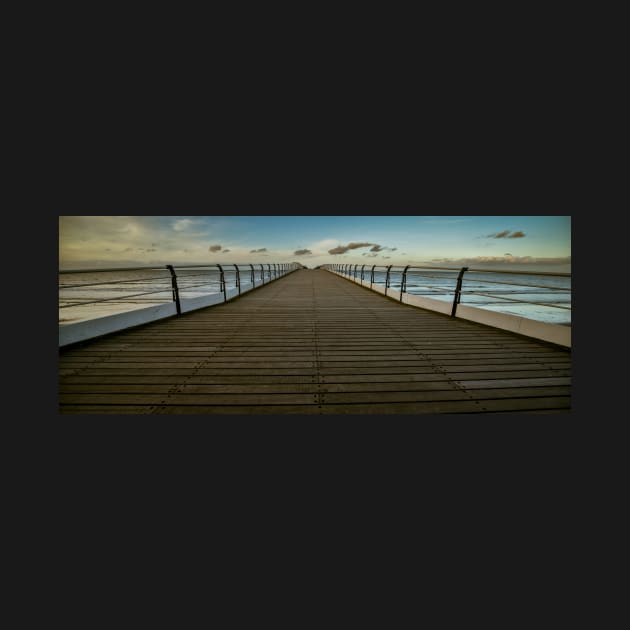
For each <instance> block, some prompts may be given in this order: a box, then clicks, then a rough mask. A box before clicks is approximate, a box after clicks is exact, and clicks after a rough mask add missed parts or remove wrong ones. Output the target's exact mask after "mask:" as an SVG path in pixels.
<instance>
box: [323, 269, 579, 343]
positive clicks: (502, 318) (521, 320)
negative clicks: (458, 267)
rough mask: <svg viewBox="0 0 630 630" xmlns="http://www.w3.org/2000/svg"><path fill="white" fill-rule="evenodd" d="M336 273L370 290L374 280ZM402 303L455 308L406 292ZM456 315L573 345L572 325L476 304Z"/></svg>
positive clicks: (394, 294) (378, 288) (392, 293)
mask: <svg viewBox="0 0 630 630" xmlns="http://www.w3.org/2000/svg"><path fill="white" fill-rule="evenodd" d="M332 273H334V274H336V275H338V276H341V277H342V278H344V279H346V280H350V281H351V282H356V283H357V284H360V285H361V286H363V287H365V288H367V289H369V288H370V281H369V280H363V281H361V280H360V279H359V278H357V279H356V280H355V279H354V278H349V277H348V276H344V275H343V274H341V273H339V272H337V271H333V272H332ZM371 289H372V291H375V292H376V293H380V294H381V295H383V294H384V293H385V287H384V286H383V285H377V284H374V285H373V286H372V287H371ZM387 297H390V298H392V299H394V300H399V301H400V291H396V290H395V289H391V288H389V289H387ZM402 303H403V304H409V305H411V306H417V307H419V308H425V309H427V310H429V311H436V312H438V313H443V314H445V315H450V314H451V311H452V309H453V305H452V303H451V302H444V301H443V300H436V299H434V298H428V297H423V296H420V295H412V294H410V293H403V296H402ZM455 316H456V317H457V318H458V319H465V320H468V321H471V322H477V323H478V324H485V325H486V326H493V327H494V328H500V329H502V330H509V331H510V332H515V333H518V334H520V335H525V336H526V337H533V338H534V339H540V340H542V341H549V342H550V343H555V344H557V345H559V346H564V347H565V348H570V347H571V326H563V325H561V324H549V323H547V322H539V321H537V320H535V319H529V318H527V317H519V316H517V315H508V314H507V313H497V312H495V311H490V310H487V309H483V308H478V307H476V306H465V305H463V304H458V305H457V311H456V313H455Z"/></svg>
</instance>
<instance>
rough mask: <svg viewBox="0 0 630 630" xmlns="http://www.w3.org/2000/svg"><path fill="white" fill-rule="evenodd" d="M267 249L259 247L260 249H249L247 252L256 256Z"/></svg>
mask: <svg viewBox="0 0 630 630" xmlns="http://www.w3.org/2000/svg"><path fill="white" fill-rule="evenodd" d="M266 251H267V248H266V247H261V248H260V249H251V250H250V251H249V253H250V254H258V253H259V252H266Z"/></svg>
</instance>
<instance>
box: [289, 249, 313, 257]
mask: <svg viewBox="0 0 630 630" xmlns="http://www.w3.org/2000/svg"><path fill="white" fill-rule="evenodd" d="M312 253H313V252H312V251H311V250H310V249H296V250H295V251H294V252H293V255H294V256H306V255H307V254H312Z"/></svg>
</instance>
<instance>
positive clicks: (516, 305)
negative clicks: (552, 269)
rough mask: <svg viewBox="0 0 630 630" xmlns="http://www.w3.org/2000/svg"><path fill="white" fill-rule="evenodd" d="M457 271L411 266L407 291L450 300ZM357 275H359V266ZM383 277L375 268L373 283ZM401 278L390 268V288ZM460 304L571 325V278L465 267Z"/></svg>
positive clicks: (366, 273) (396, 286)
mask: <svg viewBox="0 0 630 630" xmlns="http://www.w3.org/2000/svg"><path fill="white" fill-rule="evenodd" d="M458 273H459V272H458V271H450V270H443V269H423V270H413V269H410V270H408V271H407V287H406V291H407V293H409V294H412V295H421V296H425V297H430V298H433V299H436V300H441V301H444V302H448V303H449V304H452V303H453V297H454V293H455V288H456V286H457V276H458ZM357 278H360V268H359V269H358V272H357ZM363 279H364V280H368V281H369V279H370V274H369V268H366V269H365V271H364V275H363ZM385 279H386V273H385V271H375V272H374V283H375V284H380V285H381V286H385ZM401 282H402V269H400V270H394V269H392V270H391V273H390V282H389V286H390V288H392V289H394V290H396V291H400V285H401ZM460 304H465V305H466V306H475V307H477V308H484V309H487V310H491V311H496V312H499V313H508V314H510V315H518V316H520V317H527V318H529V319H535V320H537V321H542V322H548V323H553V324H562V325H565V326H570V325H571V278H570V277H566V276H538V275H534V274H510V273H500V272H493V273H485V272H474V271H467V272H466V273H465V274H464V277H463V281H462V293H461V298H460Z"/></svg>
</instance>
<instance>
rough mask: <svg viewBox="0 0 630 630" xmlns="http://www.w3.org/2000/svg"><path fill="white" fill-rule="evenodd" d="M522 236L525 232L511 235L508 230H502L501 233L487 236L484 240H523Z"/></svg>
mask: <svg viewBox="0 0 630 630" xmlns="http://www.w3.org/2000/svg"><path fill="white" fill-rule="evenodd" d="M508 234H509V236H508ZM524 236H525V232H521V231H520V230H518V231H517V232H512V234H510V230H503V232H498V233H497V234H488V236H486V238H523V237H524Z"/></svg>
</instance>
